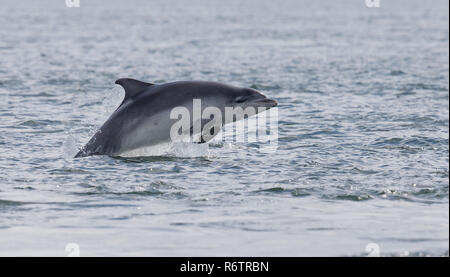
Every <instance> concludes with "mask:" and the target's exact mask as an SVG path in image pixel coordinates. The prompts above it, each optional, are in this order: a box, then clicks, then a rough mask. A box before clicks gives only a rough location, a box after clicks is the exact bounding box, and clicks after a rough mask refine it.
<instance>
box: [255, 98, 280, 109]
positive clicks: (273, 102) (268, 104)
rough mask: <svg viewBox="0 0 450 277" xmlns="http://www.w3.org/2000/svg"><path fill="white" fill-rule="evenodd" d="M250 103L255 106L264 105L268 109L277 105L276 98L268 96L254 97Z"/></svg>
mask: <svg viewBox="0 0 450 277" xmlns="http://www.w3.org/2000/svg"><path fill="white" fill-rule="evenodd" d="M252 105H254V106H257V107H266V108H268V109H270V108H273V107H276V106H277V105H278V102H277V101H276V100H273V99H270V98H262V99H256V100H254V101H252Z"/></svg>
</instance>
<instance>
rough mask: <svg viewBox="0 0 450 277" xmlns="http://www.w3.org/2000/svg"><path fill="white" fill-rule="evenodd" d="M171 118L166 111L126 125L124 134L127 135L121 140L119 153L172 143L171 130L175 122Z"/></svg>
mask: <svg viewBox="0 0 450 277" xmlns="http://www.w3.org/2000/svg"><path fill="white" fill-rule="evenodd" d="M169 116H170V114H169V113H168V112H165V111H164V112H160V113H156V114H153V115H152V116H149V117H142V118H138V119H135V121H134V122H130V123H129V124H128V126H127V124H125V126H124V129H125V130H126V131H125V132H124V133H126V135H125V136H123V137H122V139H121V147H120V149H119V152H120V153H122V152H126V151H130V150H134V149H138V148H142V147H147V146H152V145H156V144H159V143H162V142H168V141H170V129H171V126H172V123H173V122H172V120H171V119H170V117H169ZM120 153H119V154H120Z"/></svg>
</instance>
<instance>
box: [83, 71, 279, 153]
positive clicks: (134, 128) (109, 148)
mask: <svg viewBox="0 0 450 277" xmlns="http://www.w3.org/2000/svg"><path fill="white" fill-rule="evenodd" d="M115 83H116V84H119V85H121V86H122V87H123V88H124V90H125V97H124V99H123V101H122V103H121V104H120V106H119V107H118V108H117V109H116V110H115V111H114V112H113V114H112V115H111V116H110V117H109V119H108V120H107V121H106V122H105V123H104V124H103V126H102V127H101V128H100V129H99V130H98V131H97V132H96V133H95V135H94V136H93V137H92V138H91V139H90V140H89V142H88V143H87V144H86V145H85V146H84V147H83V148H82V149H81V150H80V151H79V152H78V154H76V155H75V158H78V157H85V156H91V155H109V156H119V155H120V154H121V153H124V152H127V151H131V150H135V149H138V148H141V147H146V146H152V145H156V144H158V143H162V142H167V141H170V139H171V136H170V131H171V126H172V125H173V124H174V122H175V121H176V120H177V119H174V118H171V111H173V109H174V108H176V107H185V108H186V109H187V110H189V112H190V113H193V112H195V111H193V110H194V104H193V103H194V102H193V101H194V100H195V99H200V100H201V105H202V107H217V108H218V110H220V112H221V113H223V112H225V109H226V107H234V108H236V107H241V108H242V109H245V108H247V107H254V108H255V109H257V108H261V107H262V108H265V109H270V108H272V107H275V106H276V105H277V102H276V101H275V100H272V99H269V98H267V97H266V96H264V95H263V94H262V93H260V92H258V91H256V90H254V89H251V88H239V87H234V86H230V85H226V84H222V83H217V82H206V81H179V82H172V83H165V84H152V83H146V82H142V81H138V80H134V79H129V78H122V79H118V80H117V81H116V82H115ZM258 112H259V111H257V112H256V113H258ZM221 118H222V119H221V120H220V122H214V124H213V126H212V128H211V129H212V130H213V131H214V132H215V134H217V132H218V129H220V127H221V126H223V125H224V124H226V123H229V122H230V121H236V120H240V119H242V118H243V117H239V116H235V117H234V118H232V119H231V120H227V119H226V116H222V117H221ZM213 119H214V118H212V119H208V120H206V119H201V120H200V121H199V122H198V123H199V125H200V128H194V125H195V124H197V123H195V122H193V123H192V124H191V126H190V128H189V134H188V135H189V136H193V135H195V134H199V132H202V130H203V129H202V127H203V126H205V125H206V124H208V123H211V122H213ZM214 128H216V129H214ZM200 134H201V141H200V143H203V142H207V141H209V140H210V139H211V138H212V136H213V135H212V134H211V135H210V134H208V135H209V136H207V135H206V134H203V133H200Z"/></svg>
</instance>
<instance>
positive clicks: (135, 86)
mask: <svg viewBox="0 0 450 277" xmlns="http://www.w3.org/2000/svg"><path fill="white" fill-rule="evenodd" d="M116 84H118V85H121V86H122V87H123V88H124V89H125V98H124V99H123V101H124V102H125V100H127V99H129V98H131V97H133V96H135V95H136V94H138V93H140V92H141V91H143V90H145V89H146V88H148V87H149V86H153V85H154V84H151V83H146V82H142V81H138V80H134V79H130V78H121V79H118V80H117V81H116Z"/></svg>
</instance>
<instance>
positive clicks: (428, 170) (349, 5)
mask: <svg viewBox="0 0 450 277" xmlns="http://www.w3.org/2000/svg"><path fill="white" fill-rule="evenodd" d="M1 2H2V3H1V5H0V119H1V120H0V255H1V256H11V255H12V256H66V255H78V254H79V255H81V256H159V255H164V256H181V255H183V256H184V255H187V256H224V255H225V256H228V255H232V256H247V255H248V256H368V255H371V256H377V255H381V256H448V255H449V164H448V162H449V11H448V10H449V7H448V6H449V3H448V1H445V0H442V1H441V0H439V1H406V0H404V1H399V0H398V1H384V0H381V1H380V7H379V8H376V7H374V8H369V7H367V6H366V4H365V0H352V1H344V0H342V1H335V0H329V1H269V0H267V1H266V0H264V1H235V0H232V1H206V0H203V1H197V0H192V1H172V0H160V1H143V0H142V1H99V0H97V1H93V0H89V1H87V0H81V1H80V7H78V8H77V7H73V8H68V7H66V3H65V0H45V1H31V0H21V1H13V0H2V1H1ZM121 77H131V78H135V79H139V80H144V81H147V82H154V83H158V84H159V83H165V82H171V81H179V80H208V81H220V82H224V83H228V84H232V85H236V86H241V87H252V88H255V89H257V90H259V91H261V92H263V93H264V94H265V95H267V96H268V97H270V98H274V99H276V100H277V101H278V102H279V106H278V117H279V118H278V119H279V121H278V122H279V126H278V148H277V150H276V151H275V152H274V153H266V154H264V153H260V152H259V151H257V145H255V144H251V143H232V144H225V143H223V144H221V143H213V144H211V145H209V146H199V145H188V146H186V147H182V148H181V149H178V150H177V149H175V150H174V151H172V153H171V154H170V155H163V156H153V157H131V158H112V157H108V156H95V157H88V158H82V159H75V160H74V159H72V157H73V155H74V154H75V153H76V152H77V150H78V149H79V148H80V147H81V146H82V145H83V144H84V143H86V142H87V140H88V139H89V138H90V137H91V136H92V134H93V133H94V132H95V131H96V130H97V129H98V128H99V127H100V126H101V125H102V123H103V122H104V121H105V120H106V118H108V116H109V115H110V114H111V113H112V111H114V109H115V108H116V107H117V105H118V104H119V103H120V102H121V101H122V98H123V95H124V93H123V89H122V88H121V87H119V86H118V85H115V84H114V81H115V80H116V79H118V78H121Z"/></svg>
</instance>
